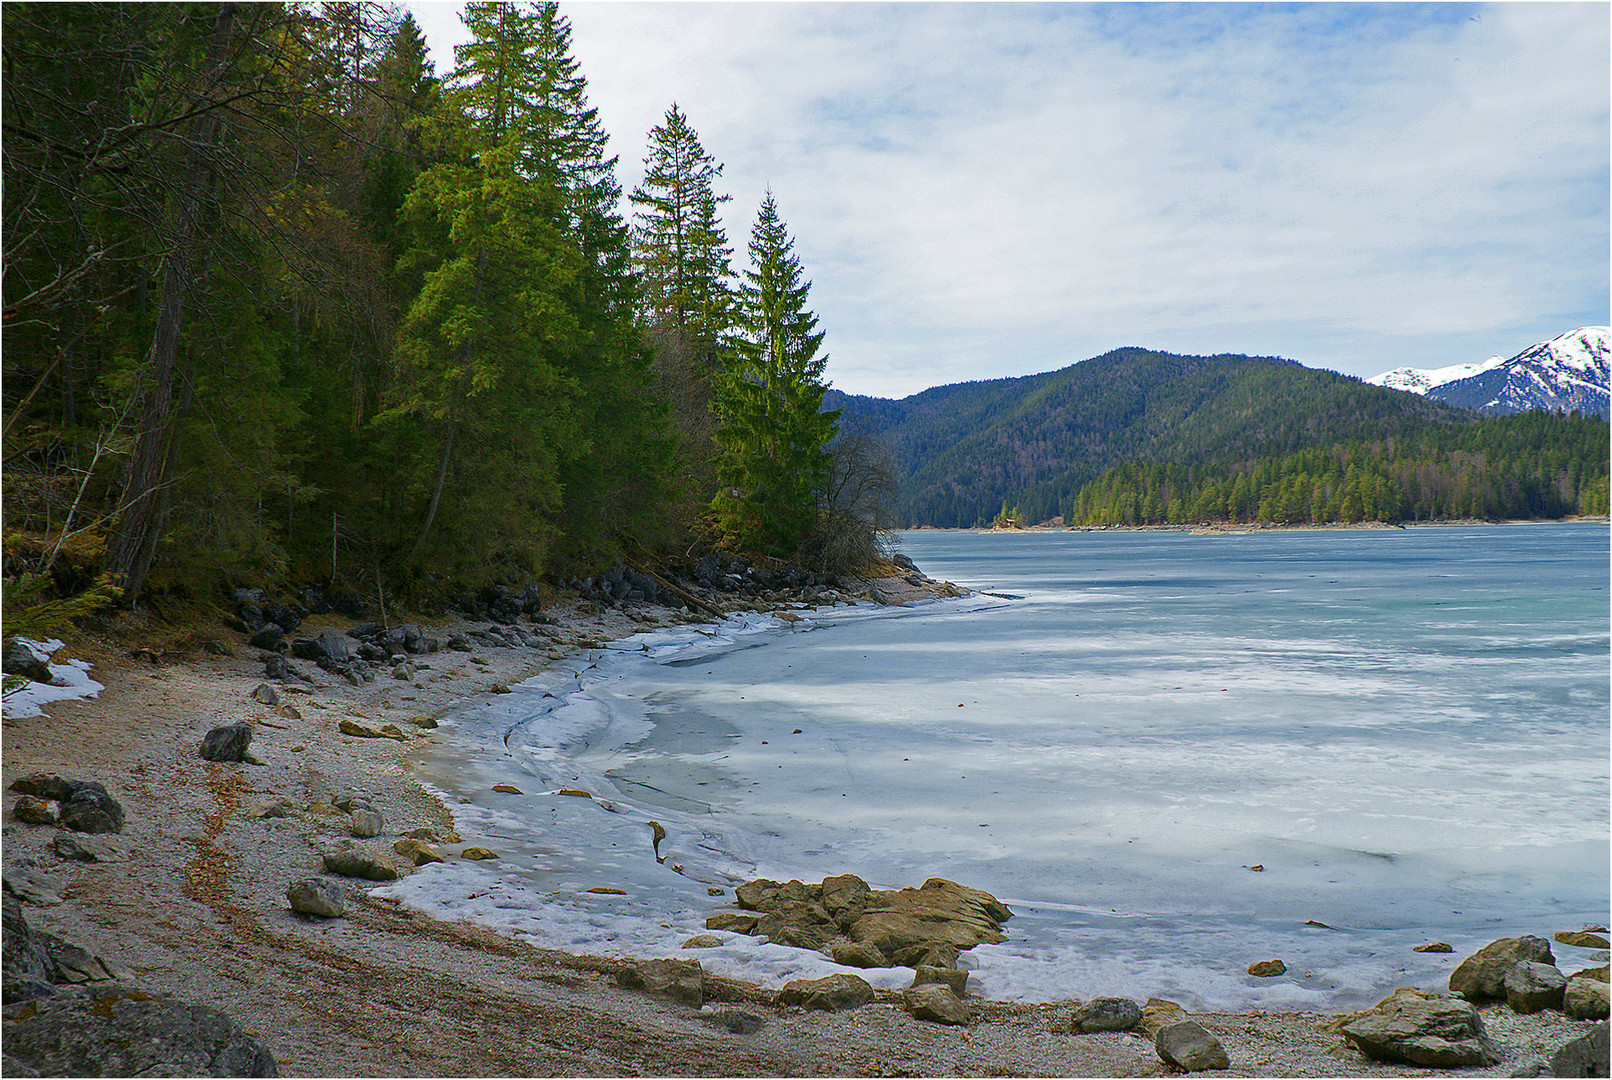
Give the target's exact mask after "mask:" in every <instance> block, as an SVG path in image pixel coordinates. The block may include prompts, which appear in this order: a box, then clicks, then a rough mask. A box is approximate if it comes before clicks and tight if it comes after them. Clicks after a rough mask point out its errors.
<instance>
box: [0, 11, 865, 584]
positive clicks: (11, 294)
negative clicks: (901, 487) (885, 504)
mask: <svg viewBox="0 0 1612 1080" xmlns="http://www.w3.org/2000/svg"><path fill="white" fill-rule="evenodd" d="M462 19H463V21H464V24H465V26H466V28H467V30H468V32H469V35H470V41H469V43H468V44H465V45H463V46H460V47H459V48H457V49H456V50H455V55H454V58H453V64H452V69H451V70H448V71H438V70H437V68H436V66H435V64H434V63H433V61H432V58H431V56H430V54H429V52H428V50H427V48H426V43H425V40H424V37H423V36H422V34H421V32H420V29H419V27H418V26H417V25H416V24H415V23H414V21H413V19H412V17H410V16H409V15H407V14H406V13H403V12H402V11H400V10H398V9H396V8H394V7H392V6H388V5H377V4H369V3H321V4H280V3H261V4H218V3H194V4H58V3H25V2H19V3H8V4H6V5H5V8H4V11H3V20H4V24H3V35H0V46H3V62H4V69H3V77H4V94H3V119H4V127H5V137H4V144H3V148H4V178H5V184H4V214H5V229H4V232H5V238H4V243H5V252H4V258H5V271H6V272H5V276H4V344H5V348H4V380H3V388H4V406H5V429H4V454H5V487H4V502H5V541H6V576H7V582H8V587H7V590H6V591H7V601H8V603H7V608H8V612H10V611H13V610H15V609H14V605H13V603H12V601H13V600H14V599H16V598H26V597H28V596H30V595H32V596H36V597H37V596H39V595H41V594H48V593H51V592H53V591H54V592H55V593H58V594H70V593H74V592H78V591H80V590H82V589H84V588H85V587H86V586H87V585H89V584H90V583H92V582H99V585H98V586H97V589H98V590H99V595H102V596H104V597H110V596H120V597H121V599H122V601H123V602H124V603H125V604H132V603H134V602H136V601H137V600H138V599H140V598H142V597H150V598H151V599H153V600H155V599H156V598H157V597H158V596H160V595H163V594H167V595H180V596H190V597H204V596H210V595H216V592H214V590H217V589H219V588H220V587H227V586H230V585H240V584H243V583H245V584H264V583H275V582H304V583H315V582H317V583H336V582H340V583H343V584H345V585H346V586H347V587H349V588H360V589H362V591H363V592H364V593H365V594H366V595H370V594H373V593H374V591H375V590H377V589H381V588H383V587H384V588H385V589H386V590H387V591H388V592H394V593H396V594H398V595H400V596H401V597H403V598H405V599H407V598H408V597H409V596H410V595H411V594H412V595H416V596H418V595H423V594H427V593H429V592H430V591H431V590H432V589H438V588H447V587H448V586H449V584H450V583H451V584H452V586H453V587H455V588H465V587H470V588H474V587H478V586H480V585H482V584H486V583H489V582H494V581H514V580H524V579H530V578H532V577H534V576H538V575H543V574H551V575H561V574H565V573H572V574H580V573H584V572H589V571H590V570H591V569H593V568H597V567H602V566H604V565H606V564H608V563H609V562H610V561H611V560H614V559H618V558H621V557H623V556H631V557H638V558H646V559H653V558H656V557H657V556H659V555H662V554H664V553H671V552H676V553H678V554H680V555H682V554H686V553H688V552H698V551H700V550H706V551H709V550H712V549H715V548H717V547H725V548H727V549H729V550H735V551H743V552H745V553H748V554H754V555H764V556H775V557H778V558H781V559H786V560H794V561H798V562H800V563H801V564H802V565H806V566H808V567H809V568H811V569H818V570H822V569H827V570H832V569H835V568H844V567H845V566H846V565H848V564H854V563H856V562H858V561H859V560H861V561H865V560H867V559H869V558H871V557H874V556H875V555H877V553H878V543H879V541H878V526H879V524H880V523H879V522H878V521H876V520H875V515H874V513H873V512H872V511H871V510H870V507H871V506H872V505H873V504H872V503H871V502H869V501H868V500H866V499H858V498H857V497H855V494H854V493H855V492H859V491H866V490H878V489H879V484H878V483H876V482H873V483H869V482H865V481H858V482H857V483H847V475H846V474H847V472H848V471H855V470H857V469H861V468H863V467H864V466H867V465H868V464H869V463H870V462H872V463H874V464H876V463H877V462H876V461H874V459H871V458H869V457H868V456H867V455H866V454H863V453H861V452H859V451H857V449H856V447H855V446H854V445H853V446H848V452H847V453H845V454H843V455H840V454H837V453H836V447H837V445H838V440H837V435H838V425H837V423H836V419H835V415H834V414H833V413H831V412H824V411H823V410H822V408H821V405H822V396H823V393H824V391H825V390H826V385H825V384H824V382H823V367H824V363H825V362H826V356H824V355H822V354H821V351H820V346H821V342H822V337H823V334H822V332H821V331H819V330H817V329H816V325H815V322H816V320H815V316H814V315H813V313H812V312H811V311H810V309H809V306H808V305H809V297H808V290H809V287H810V283H809V282H808V281H807V280H806V278H805V276H804V270H803V268H802V267H801V265H800V263H799V260H798V259H797V258H796V257H795V256H794V254H793V239H792V237H791V236H790V234H789V231H788V228H787V226H786V224H785V222H784V219H783V215H782V213H781V211H780V209H779V203H780V202H782V201H787V193H781V195H782V198H774V196H773V195H771V194H769V195H768V197H767V199H766V202H765V204H764V205H763V206H762V207H761V208H760V211H759V213H758V215H757V217H756V219H755V221H756V223H755V228H754V232H753V235H752V237H751V238H750V243H749V246H748V249H747V252H746V254H747V256H748V258H749V262H748V266H746V265H739V266H735V265H734V260H733V249H732V246H731V245H730V243H729V241H728V239H727V237H726V235H725V234H724V231H723V226H722V223H721V218H720V216H719V206H720V204H721V203H723V202H725V201H727V197H726V196H724V195H722V194H720V193H719V191H718V190H717V188H718V183H719V180H720V176H721V172H722V167H721V165H720V164H719V163H718V162H716V161H715V160H714V159H712V158H711V156H710V155H709V154H707V153H706V152H705V150H704V149H703V147H702V146H701V145H700V142H699V138H698V136H697V134H696V133H695V131H694V128H693V127H692V125H691V123H690V121H689V118H688V117H687V116H686V115H685V114H684V113H683V112H682V111H681V110H680V109H679V108H678V107H677V106H676V105H675V104H674V105H672V106H671V107H670V108H669V109H668V111H667V113H666V116H665V121H664V123H662V124H660V125H657V126H656V128H655V129H654V130H653V131H651V132H649V133H647V137H646V139H645V142H644V145H645V158H644V163H645V174H644V181H643V183H642V184H641V185H640V186H639V187H638V188H637V189H635V190H633V191H632V192H630V193H629V192H623V190H622V187H621V185H620V183H619V181H618V180H617V169H616V165H617V161H616V159H615V158H614V157H611V156H608V155H607V152H606V145H607V136H606V130H605V128H604V126H603V121H602V120H601V118H600V117H599V115H598V113H597V111H596V110H595V109H594V108H593V107H592V106H591V105H590V104H589V101H588V92H587V80H586V76H585V74H584V73H583V72H582V71H581V70H580V68H579V65H578V63H577V61H576V59H575V58H574V56H573V55H572V48H571V27H570V23H569V21H568V19H567V18H566V17H565V15H564V14H563V13H562V12H561V11H560V9H559V8H558V7H557V5H555V4H553V3H535V4H534V3H470V4H467V5H465V7H464V11H463V14H462ZM876 479H877V478H875V480H876ZM848 493H850V494H848ZM383 578H384V586H383V585H382V584H381V580H382V579H383Z"/></svg>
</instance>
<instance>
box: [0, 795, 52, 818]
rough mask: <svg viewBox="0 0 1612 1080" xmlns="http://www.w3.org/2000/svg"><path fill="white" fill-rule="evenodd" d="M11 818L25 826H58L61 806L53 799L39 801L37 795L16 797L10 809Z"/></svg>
mask: <svg viewBox="0 0 1612 1080" xmlns="http://www.w3.org/2000/svg"><path fill="white" fill-rule="evenodd" d="M11 816H12V817H14V818H16V819H17V820H18V821H20V822H22V823H23V824H25V825H60V824H61V823H62V808H61V804H60V803H58V802H57V801H56V800H55V799H41V798H40V797H39V796H37V795H18V796H17V801H16V803H15V805H13V806H12V808H11Z"/></svg>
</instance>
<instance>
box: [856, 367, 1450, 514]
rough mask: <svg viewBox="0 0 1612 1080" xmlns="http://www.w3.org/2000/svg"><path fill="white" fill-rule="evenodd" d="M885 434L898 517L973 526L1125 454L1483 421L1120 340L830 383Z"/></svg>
mask: <svg viewBox="0 0 1612 1080" xmlns="http://www.w3.org/2000/svg"><path fill="white" fill-rule="evenodd" d="M824 407H825V408H840V409H843V410H844V415H843V418H842V423H845V424H847V425H850V426H852V427H861V428H865V429H870V430H872V431H874V432H876V433H879V434H881V435H883V437H884V439H885V441H886V442H887V443H888V445H889V447H890V450H891V455H892V457H893V459H894V461H895V465H896V470H897V474H898V476H899V477H900V479H901V490H900V493H899V495H898V497H897V500H896V508H895V509H896V516H897V519H898V520H899V521H900V522H901V523H902V524H904V525H905V524H929V525H939V526H971V525H974V524H977V523H980V522H988V521H990V520H991V519H992V518H993V517H994V516H995V515H996V513H997V511H999V510H1000V509H1002V507H1003V506H1004V504H1006V505H1009V506H1014V507H1017V508H1018V509H1019V510H1020V512H1021V514H1022V516H1023V517H1024V518H1027V519H1028V520H1031V521H1041V520H1045V519H1048V518H1051V517H1055V516H1057V515H1059V514H1062V513H1063V512H1064V511H1065V510H1066V509H1067V508H1068V507H1069V506H1070V505H1071V503H1072V500H1073V498H1074V495H1075V493H1076V492H1077V491H1078V490H1079V489H1080V488H1081V487H1082V486H1083V485H1085V484H1086V483H1088V482H1090V481H1092V480H1094V479H1096V478H1097V477H1099V476H1101V475H1102V474H1103V473H1104V472H1106V471H1107V470H1109V469H1111V468H1113V467H1114V466H1116V465H1119V464H1121V463H1122V462H1132V461H1142V462H1173V463H1180V464H1187V465H1191V464H1193V463H1204V462H1210V461H1215V462H1251V461H1254V460H1257V459H1262V458H1267V457H1272V456H1279V455H1283V454H1291V453H1295V452H1297V451H1301V450H1305V449H1309V448H1312V447H1329V446H1332V445H1333V444H1335V443H1341V442H1347V441H1351V440H1368V441H1369V440H1378V441H1382V440H1393V439H1399V438H1405V437H1408V436H1410V435H1412V434H1415V433H1417V432H1421V431H1424V430H1426V429H1427V428H1428V427H1430V426H1433V427H1459V426H1462V425H1467V424H1471V423H1473V422H1475V421H1476V420H1477V417H1476V416H1475V415H1474V414H1472V413H1471V412H1467V411H1465V410H1461V409H1457V408H1453V407H1451V406H1449V405H1445V404H1444V403H1442V402H1437V401H1431V400H1427V399H1422V398H1417V397H1414V396H1411V395H1407V394H1401V393H1397V392H1394V391H1392V390H1388V389H1385V388H1382V387H1378V386H1371V385H1367V384H1366V383H1364V382H1362V381H1360V380H1359V379H1355V378H1351V377H1349V376H1346V375H1339V374H1338V373H1336V372H1332V371H1320V370H1316V369H1313V368H1306V367H1303V366H1301V365H1299V364H1297V363H1294V362H1293V361H1291V360H1283V359H1279V358H1276V357H1251V356H1239V355H1219V356H1177V355H1174V354H1170V353H1160V352H1151V351H1149V350H1146V349H1136V348H1130V349H1117V350H1115V351H1113V352H1110V353H1106V354H1104V355H1102V356H1098V357H1094V358H1092V359H1090V360H1086V361H1083V362H1081V363H1078V364H1073V365H1071V366H1069V367H1066V368H1063V369H1061V370H1058V371H1053V372H1047V373H1045V374H1041V375H1027V376H1023V377H1021V378H1015V379H992V380H988V381H984V382H972V383H958V384H954V385H951V386H940V387H935V388H934V389H931V390H925V391H924V392H923V393H921V394H915V395H913V396H912V397H908V398H903V399H901V400H899V401H892V400H889V399H884V398H868V397H853V396H847V395H844V394H840V393H838V392H837V391H831V392H830V394H829V395H828V396H826V397H825V398H824Z"/></svg>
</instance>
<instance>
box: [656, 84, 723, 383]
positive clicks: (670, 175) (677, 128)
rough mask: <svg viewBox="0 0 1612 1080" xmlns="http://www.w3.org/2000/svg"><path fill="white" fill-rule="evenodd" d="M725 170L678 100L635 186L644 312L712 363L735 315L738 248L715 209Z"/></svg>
mask: <svg viewBox="0 0 1612 1080" xmlns="http://www.w3.org/2000/svg"><path fill="white" fill-rule="evenodd" d="M721 175H722V165H721V163H720V162H718V161H716V160H715V159H714V158H712V157H711V155H710V154H708V153H706V151H705V148H704V147H703V146H701V145H700V139H699V136H698V135H696V134H695V133H694V129H693V128H692V127H690V126H689V123H688V117H687V116H686V115H684V113H683V111H682V110H681V109H679V108H678V107H677V104H676V103H675V102H674V103H673V104H672V107H671V108H669V109H667V110H666V119H665V121H664V122H663V123H661V124H658V125H657V126H655V127H654V128H653V129H651V130H650V132H649V155H648V156H647V157H646V158H645V159H644V182H643V183H642V184H640V185H639V186H638V187H637V188H635V189H634V190H633V193H632V201H633V205H634V206H635V207H636V208H637V209H636V210H635V211H634V215H633V217H634V228H633V254H634V256H635V259H636V262H637V265H638V271H639V274H640V276H641V277H642V279H643V283H644V312H645V315H646V316H647V318H648V320H649V321H650V322H651V323H652V324H654V325H656V326H658V327H661V328H663V330H664V331H667V332H669V333H671V334H675V335H677V336H678V337H679V338H681V339H683V340H684V341H686V342H687V343H688V348H689V351H690V352H691V353H693V354H695V355H697V356H699V357H700V359H702V360H704V361H706V362H707V363H709V361H710V360H711V359H712V358H714V355H715V351H716V348H717V345H718V343H719V342H720V341H721V339H722V337H723V335H725V334H726V333H727V332H728V331H729V329H731V327H732V318H733V290H732V287H731V285H730V280H731V278H732V275H733V271H732V268H731V267H730V265H729V259H730V257H731V256H732V255H733V249H732V248H731V247H729V246H728V238H727V236H726V235H725V233H724V232H723V229H722V221H721V219H720V217H719V216H718V211H717V208H718V206H720V205H721V204H722V203H725V202H727V201H728V200H729V198H730V196H727V195H718V194H717V193H716V191H715V188H714V186H713V185H714V182H715V181H716V179H717V178H718V177H720V176H721Z"/></svg>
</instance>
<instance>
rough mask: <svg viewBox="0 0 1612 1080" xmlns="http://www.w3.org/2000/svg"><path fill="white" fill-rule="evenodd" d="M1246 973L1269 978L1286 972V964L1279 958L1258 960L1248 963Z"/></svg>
mask: <svg viewBox="0 0 1612 1080" xmlns="http://www.w3.org/2000/svg"><path fill="white" fill-rule="evenodd" d="M1248 974H1250V975H1254V976H1257V977H1259V978H1261V979H1271V978H1275V977H1276V976H1277V975H1285V974H1287V965H1286V964H1284V963H1282V962H1281V961H1280V960H1260V961H1257V962H1255V963H1252V964H1249V965H1248Z"/></svg>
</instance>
